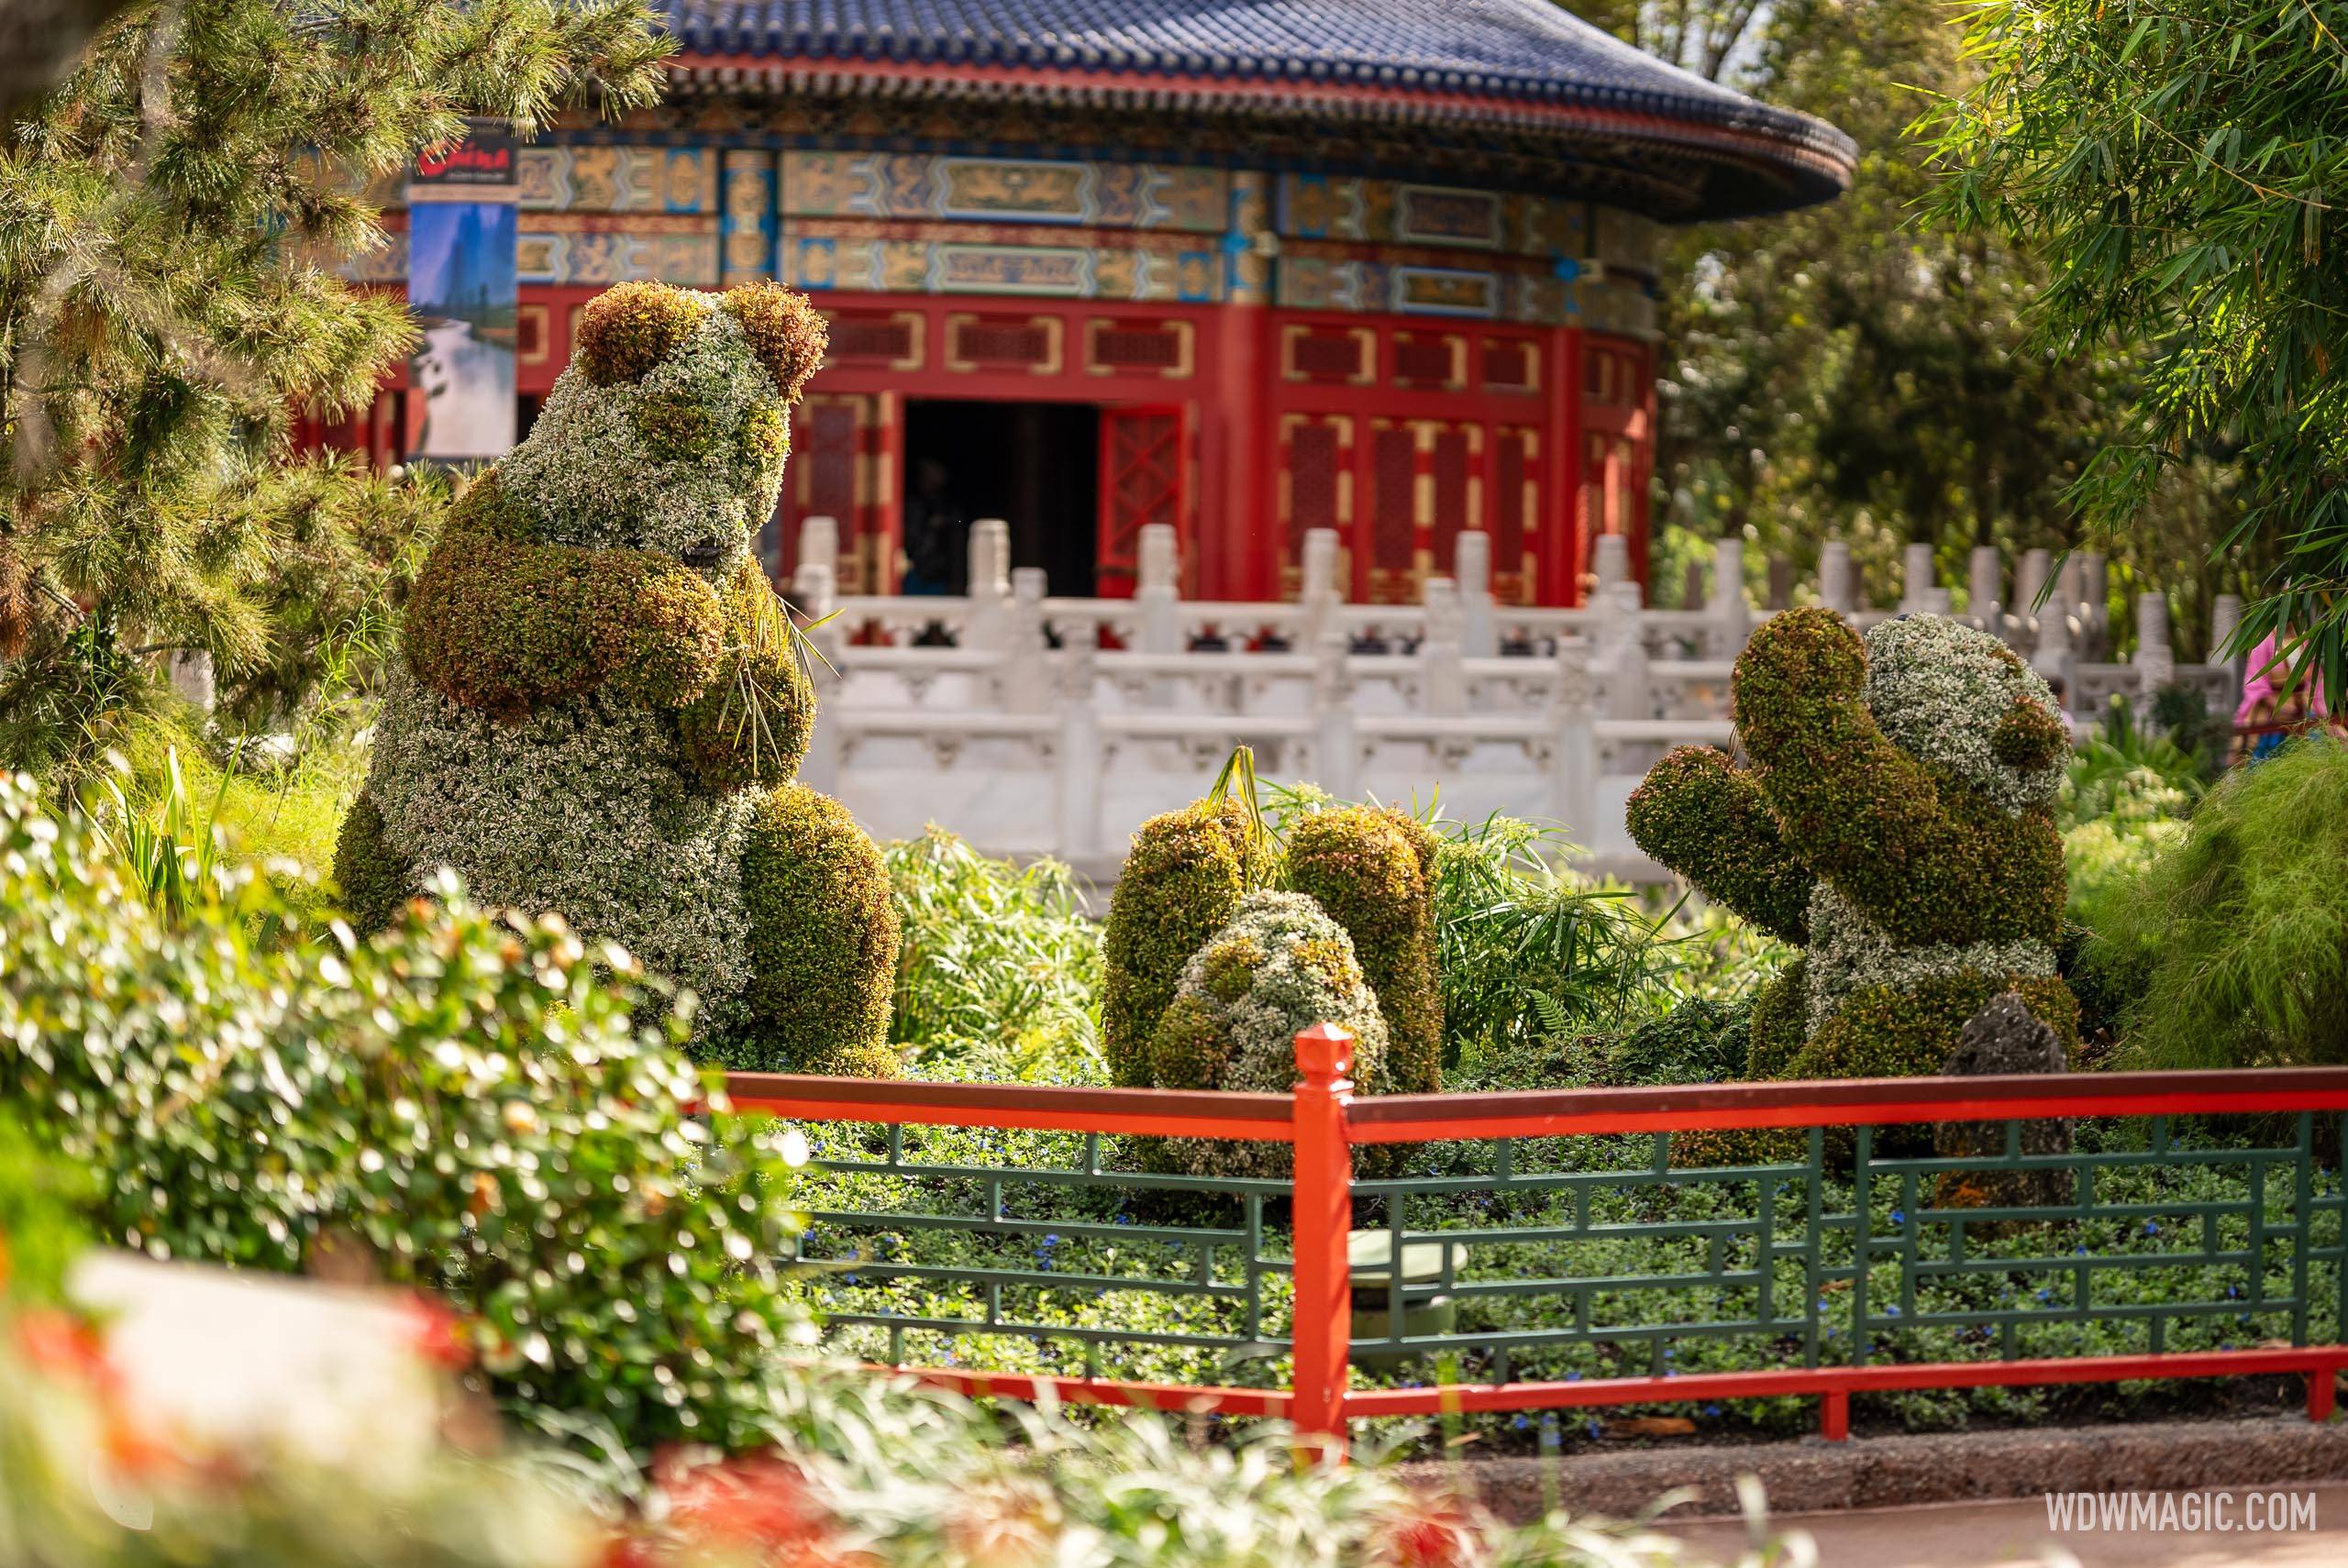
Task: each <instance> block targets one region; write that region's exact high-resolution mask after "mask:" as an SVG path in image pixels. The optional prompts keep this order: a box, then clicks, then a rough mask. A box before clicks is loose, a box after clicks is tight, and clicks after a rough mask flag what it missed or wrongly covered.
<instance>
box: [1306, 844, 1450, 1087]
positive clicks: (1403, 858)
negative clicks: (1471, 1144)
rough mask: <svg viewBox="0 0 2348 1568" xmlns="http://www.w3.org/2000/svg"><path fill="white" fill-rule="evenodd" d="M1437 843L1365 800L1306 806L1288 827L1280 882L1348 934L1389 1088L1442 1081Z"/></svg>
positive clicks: (1418, 1085)
mask: <svg viewBox="0 0 2348 1568" xmlns="http://www.w3.org/2000/svg"><path fill="white" fill-rule="evenodd" d="M1437 850H1438V845H1437V844H1436V842H1435V837H1434V834H1431V833H1429V832H1428V831H1427V829H1426V826H1425V824H1424V823H1421V822H1419V821H1418V819H1416V818H1415V817H1412V816H1409V815H1406V814H1405V813H1403V812H1398V811H1393V810H1391V809H1388V810H1382V811H1381V810H1379V809H1378V808H1376V807H1371V806H1339V807H1334V808H1331V809H1329V810H1327V811H1320V812H1311V813H1309V814H1308V815H1306V816H1305V817H1303V818H1302V819H1301V820H1300V821H1298V822H1297V823H1296V824H1295V825H1294V827H1292V828H1291V829H1290V832H1289V834H1288V842H1287V851H1288V853H1287V856H1286V863H1285V867H1284V871H1283V875H1282V878H1281V880H1282V885H1283V886H1285V887H1288V888H1290V889H1293V890H1295V891H1297V892H1300V893H1304V894H1307V895H1309V896H1310V897H1311V898H1312V900H1313V901H1314V902H1315V903H1317V904H1319V905H1320V906H1321V908H1322V909H1323V910H1324V911H1326V912H1327V914H1328V916H1329V918H1330V919H1332V920H1334V921H1335V922H1337V923H1338V924H1339V925H1341V926H1343V927H1345V929H1346V935H1348V936H1350V937H1352V938H1353V944H1354V955H1355V956H1356V957H1357V959H1358V960H1359V961H1360V964H1361V971H1362V975H1363V977H1364V978H1366V979H1367V980H1368V982H1369V988H1370V989H1371V990H1372V991H1373V992H1375V993H1376V994H1377V997H1378V1010H1379V1013H1380V1015H1382V1016H1383V1017H1384V1018H1385V1020H1386V1053H1387V1055H1386V1083H1387V1087H1388V1088H1389V1089H1390V1092H1392V1093H1395V1094H1433V1093H1434V1092H1435V1091H1436V1090H1437V1089H1440V1088H1442V1087H1443V990H1442V986H1441V983H1440V980H1439V979H1438V977H1437V975H1436V970H1435V957H1436V955H1435V929H1434V925H1435V920H1434V882H1435V875H1434V873H1435V859H1436V855H1437Z"/></svg>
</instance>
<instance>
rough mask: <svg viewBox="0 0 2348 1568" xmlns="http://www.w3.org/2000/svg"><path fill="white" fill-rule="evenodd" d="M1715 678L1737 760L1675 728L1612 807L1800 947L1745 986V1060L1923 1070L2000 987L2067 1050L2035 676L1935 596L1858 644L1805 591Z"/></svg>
mask: <svg viewBox="0 0 2348 1568" xmlns="http://www.w3.org/2000/svg"><path fill="white" fill-rule="evenodd" d="M1733 694H1734V700H1735V716H1736V731H1737V736H1738V739H1739V740H1740V741H1741V742H1742V743H1743V745H1744V750H1745V752H1746V753H1747V754H1748V756H1750V757H1751V759H1752V767H1750V768H1740V767H1737V766H1736V764H1735V763H1734V762H1733V761H1732V760H1731V758H1730V757H1729V756H1727V755H1726V754H1725V753H1722V752H1719V751H1713V750H1710V749H1706V748H1700V747H1692V746H1690V747H1682V748H1680V749H1679V750H1677V751H1674V752H1672V753H1671V754H1670V755H1669V756H1666V757H1665V758H1664V759H1663V760H1662V761H1661V762H1659V763H1657V764H1656V766H1655V767H1654V768H1653V769H1652V770H1651V771H1650V772H1649V773H1648V774H1647V777H1646V778H1645V781H1644V782H1643V783H1641V784H1640V786H1639V788H1638V789H1637V790H1634V791H1633V793H1632V795H1631V799H1630V805H1629V813H1628V814H1629V823H1630V829H1631V836H1632V838H1633V839H1634V840H1635V841H1636V842H1637V844H1638V845H1639V846H1640V848H1642V849H1644V850H1645V851H1646V852H1647V853H1648V854H1649V855H1651V856H1654V857H1655V858H1656V859H1657V860H1659V861H1661V862H1662V863H1663V864H1664V865H1666V866H1668V867H1671V868H1672V869H1673V870H1675V871H1678V872H1679V873H1680V874H1681V875H1682V876H1684V877H1686V878H1688V880H1689V882H1691V883H1693V884H1694V885H1695V886H1696V888H1697V889H1700V891H1702V892H1703V893H1704V894H1705V895H1706V896H1707V897H1708V898H1711V899H1713V900H1717V901H1718V902H1720V903H1722V904H1725V905H1726V906H1728V907H1729V908H1730V909H1732V910H1734V911H1736V912H1737V913H1739V914H1741V915H1743V916H1744V918H1745V919H1747V920H1749V921H1751V922H1753V923H1755V925H1758V926H1760V927H1762V928H1763V929H1764V930H1766V931H1768V932H1770V933H1773V934H1775V935H1777V936H1778V937H1781V938H1783V939H1784V940H1786V941H1788V942H1790V943H1794V944H1800V945H1801V946H1803V947H1805V948H1806V949H1807V951H1806V953H1805V955H1804V956H1803V957H1802V958H1801V959H1800V960H1798V961H1797V962H1795V963H1794V964H1792V965H1790V966H1788V968H1787V969H1785V970H1784V971H1783V972H1781V973H1780V974H1779V975H1778V977H1776V978H1775V979H1774V980H1773V981H1772V982H1771V983H1770V984H1769V985H1768V986H1767V988H1764V990H1763V991H1762V992H1761V994H1760V995H1759V996H1758V997H1757V998H1756V999H1755V1005H1754V1009H1753V1017H1752V1037H1751V1045H1750V1053H1749V1056H1748V1062H1747V1076H1748V1077H1755V1078H1827V1077H1914V1076H1920V1075H1927V1074H1934V1073H1938V1072H1940V1071H1942V1070H1943V1064H1944V1062H1946V1061H1947V1060H1948V1059H1949V1056H1950V1052H1951V1050H1952V1048H1953V1047H1954V1046H1955V1043H1956V1042H1957V1038H1958V1036H1959V1034H1960V1032H1962V1031H1963V1029H1964V1027H1965V1025H1966V1021H1967V1020H1969V1019H1971V1018H1973V1017H1974V1016H1975V1015H1976V1014H1977V1013H1978V1012H1980V1011H1981V1010H1982V1009H1983V1008H1984V1007H1986V1006H1987V1005H1988V1002H1989V1001H1990V999H1992V998H1995V997H1998V996H1999V995H2000V994H2002V993H2005V992H2007V991H2011V992H2013V993H2014V994H2015V995H2016V996H2018V997H2019V998H2020V999H2021V1003H2022V1005H2024V1006H2026V1007H2027V1008H2028V1009H2029V1010H2030V1011H2031V1013H2032V1015H2033V1016H2035V1017H2036V1018H2038V1019H2039V1020H2041V1021H2043V1022H2044V1023H2045V1024H2046V1025H2047V1026H2048V1027H2049V1028H2050V1029H2052V1030H2053V1031H2054V1034H2055V1036H2056V1038H2057V1039H2059V1040H2060V1041H2061V1042H2062V1043H2063V1044H2064V1046H2065V1047H2066V1050H2075V1049H2076V1048H2077V1039H2078V1006H2077V1002H2076V1001H2075V1000H2074V999H2072V996H2071V993H2070V991H2069V989H2068V988H2066V986H2065V985H2064V983H2063V981H2062V979H2061V978H2060V977H2058V975H2057V973H2056V964H2055V944H2056V941H2057V939H2058V938H2059V936H2060V934H2061V929H2062V919H2063V901H2064V894H2065V883H2064V876H2063V846H2062V840H2061V838H2060V837H2059V836H2058V835H2057V834H2056V833H2055V829H2054V817H2053V811H2052V809H2053V806H2054V796H2055V791H2056V790H2057V788H2058V787H2059V786H2060V784H2061V782H2062V777H2063V765H2064V760H2065V758H2066V756H2067V755H2068V752H2069V747H2070V742H2069V736H2068V734H2067V733H2066V730H2065V728H2064V726H2063V723H2062V719H2061V716H2060V714H2059V712H2058V711H2057V709H2056V706H2055V703H2054V695H2053V693H2052V692H2051V691H2050V690H2048V688H2047V686H2046V683H2045V681H2043V679H2040V678H2039V677H2038V676H2037V675H2036V674H2035V673H2034V672H2033V671H2032V669H2031V668H2030V667H2029V666H2028V665H2027V664H2025V663H2023V662H2022V660H2021V657H2018V656H2017V655H2016V654H2015V653H2014V652H2013V650H2012V649H2010V648H2009V647H2007V646H2005V645H2004V644H2003V643H2001V642H1999V640H1998V639H1996V638H1995V637H1992V636H1990V635H1988V634H1987V633H1985V632H1980V631H1977V630H1975V629H1974V628H1972V627H1970V626H1966V625H1964V624H1961V623H1958V622H1955V621H1952V620H1949V619H1947V618H1946V617H1944V616H1937V615H1907V616H1902V617H1899V619H1896V620H1891V621H1886V622H1883V623H1881V624H1878V625H1877V626H1876V627H1875V628H1874V629H1873V630H1871V631H1869V632H1868V633H1867V635H1866V638H1865V640H1864V642H1863V641H1862V640H1861V638H1860V637H1859V635H1858V634H1856V633H1855V632H1854V631H1853V630H1852V629H1851V628H1850V627H1849V626H1848V625H1846V624H1844V622H1843V621H1842V620H1841V618H1840V617H1838V616H1836V615H1835V614H1834V613H1833V612H1831V611H1827V610H1822V609H1805V610H1795V611H1790V612H1788V613H1784V614H1781V615H1778V616H1775V617H1773V618H1771V619H1770V620H1769V621H1768V622H1767V623H1766V624H1764V625H1763V626H1762V627H1761V628H1760V630H1758V631H1757V632H1755V634H1754V635H1753V639H1752V641H1751V642H1750V643H1749V644H1748V645H1747V646H1746V647H1745V650H1744V654H1743V655H1742V656H1741V657H1739V658H1738V659H1737V662H1736V669H1735V674H1734V676H1733Z"/></svg>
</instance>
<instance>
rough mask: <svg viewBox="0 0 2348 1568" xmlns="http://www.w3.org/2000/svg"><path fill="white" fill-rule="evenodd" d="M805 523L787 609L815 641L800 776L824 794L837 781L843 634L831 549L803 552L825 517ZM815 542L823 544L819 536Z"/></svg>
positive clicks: (827, 523)
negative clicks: (811, 705) (812, 715)
mask: <svg viewBox="0 0 2348 1568" xmlns="http://www.w3.org/2000/svg"><path fill="white" fill-rule="evenodd" d="M807 522H808V525H809V526H807V527H804V528H802V529H801V530H800V532H799V544H800V549H801V551H802V554H801V556H800V558H799V565H798V566H797V567H795V568H794V569H792V574H791V593H790V604H791V609H792V611H793V612H794V613H795V614H796V615H797V618H798V620H799V622H800V624H802V625H803V626H805V627H807V628H808V632H807V640H808V641H809V642H810V643H812V644H814V657H811V658H810V659H808V661H807V677H808V679H809V680H811V681H812V682H813V683H814V688H815V706H816V708H817V710H818V712H819V713H820V714H821V716H820V717H819V718H818V719H817V721H816V723H815V727H814V731H813V733H812V734H809V736H808V738H807V755H806V756H805V757H803V759H801V761H800V764H799V775H798V776H799V778H800V780H801V782H803V783H804V784H806V785H807V786H808V787H809V788H811V789H815V790H824V791H825V793H827V794H828V793H833V792H836V790H838V789H839V781H840V756H841V750H842V747H841V744H840V719H839V710H840V707H841V704H839V703H836V702H835V701H833V698H834V697H835V696H836V694H837V693H838V691H839V689H840V684H841V679H840V671H841V669H842V668H844V665H843V661H844V660H845V659H846V658H847V628H846V626H845V625H844V624H842V622H841V620H840V617H838V616H837V615H836V614H834V613H833V612H834V611H836V610H837V609H838V608H839V604H838V602H837V601H836V599H835V598H834V597H833V593H832V586H833V584H832V561H833V559H834V556H833V555H832V554H831V553H828V552H825V551H822V550H818V551H816V552H815V553H814V554H813V555H809V554H806V553H805V551H806V548H807V544H808V536H809V535H810V534H816V533H817V532H818V531H817V530H816V529H815V528H814V526H813V525H815V524H818V523H820V524H822V525H824V528H825V530H828V529H829V528H830V527H831V525H832V520H831V519H830V518H828V517H810V518H809V519H807ZM815 542H816V543H818V544H821V543H823V542H824V541H823V537H822V536H820V535H819V536H818V537H817V538H816V540H815Z"/></svg>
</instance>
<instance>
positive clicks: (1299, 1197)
mask: <svg viewBox="0 0 2348 1568" xmlns="http://www.w3.org/2000/svg"><path fill="white" fill-rule="evenodd" d="M1353 1065H1354V1037H1353V1035H1352V1034H1351V1033H1349V1032H1346V1031H1345V1030H1343V1029H1340V1028H1338V1027H1337V1026H1336V1025H1335V1024H1334V1023H1316V1024H1314V1025H1313V1026H1312V1028H1310V1029H1307V1030H1303V1031H1301V1032H1299V1033H1298V1035H1297V1037H1296V1074H1297V1078H1298V1083H1297V1086H1296V1096H1295V1099H1296V1176H1295V1180H1294V1186H1293V1188H1292V1190H1293V1192H1294V1194H1295V1232H1296V1240H1295V1253H1296V1332H1295V1363H1296V1388H1295V1396H1294V1408H1293V1411H1292V1414H1291V1417H1290V1419H1291V1420H1292V1422H1293V1423H1294V1425H1295V1427H1296V1430H1297V1435H1298V1437H1299V1438H1300V1439H1303V1440H1307V1441H1311V1442H1312V1445H1313V1446H1315V1447H1318V1448H1320V1449H1321V1450H1322V1451H1323V1452H1326V1453H1334V1454H1335V1455H1337V1456H1339V1457H1341V1458H1342V1457H1343V1456H1344V1454H1345V1452H1346V1361H1347V1358H1348V1356H1349V1354H1350V1353H1351V1351H1352V1330H1353V1281H1352V1277H1351V1270H1350V1268H1349V1266H1348V1264H1347V1262H1346V1241H1347V1239H1348V1237H1349V1235H1350V1233H1351V1231H1352V1229H1353V1218H1354V1199H1353V1151H1352V1150H1351V1148H1349V1147H1348V1146H1347V1143H1346V1105H1347V1104H1349V1103H1350V1102H1351V1100H1352V1099H1353V1087H1354V1086H1353V1083H1352V1081H1351V1080H1350V1079H1348V1078H1347V1077H1346V1074H1347V1073H1349V1072H1351V1071H1352V1070H1353Z"/></svg>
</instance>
